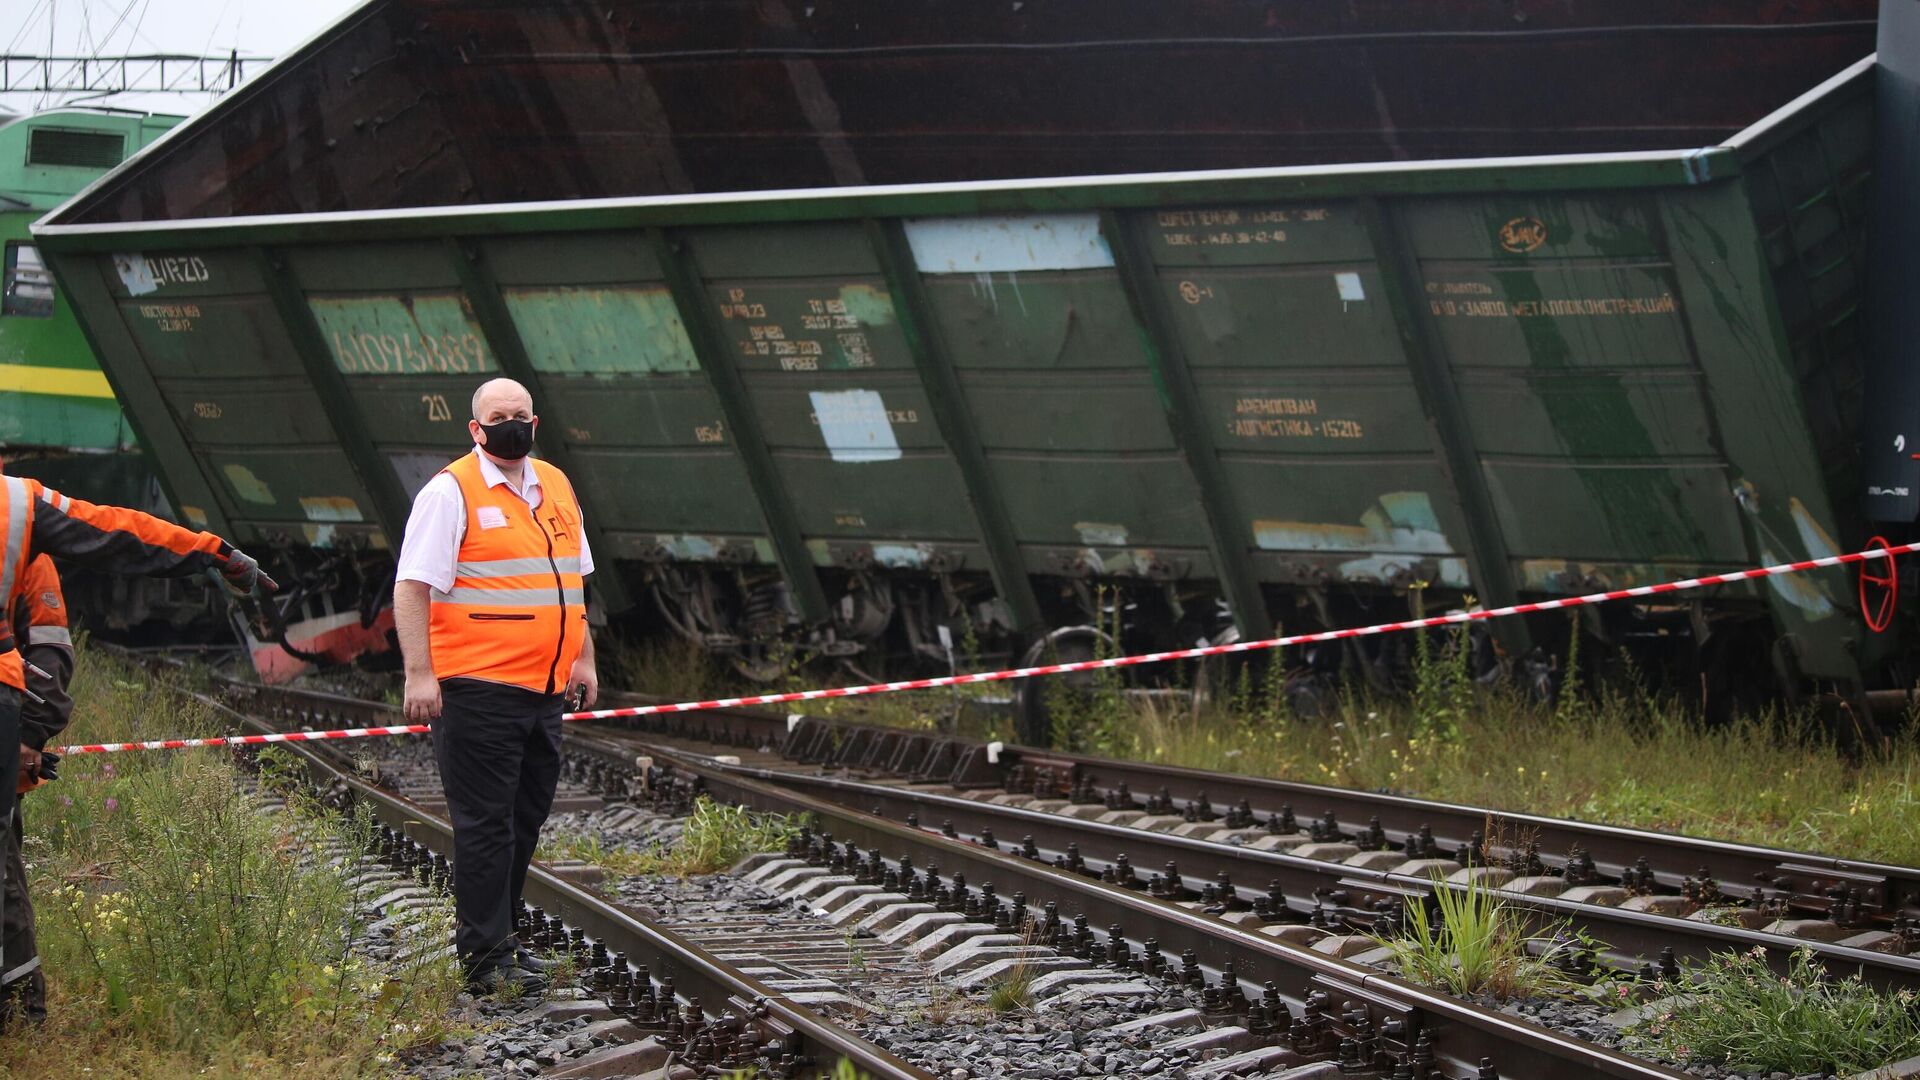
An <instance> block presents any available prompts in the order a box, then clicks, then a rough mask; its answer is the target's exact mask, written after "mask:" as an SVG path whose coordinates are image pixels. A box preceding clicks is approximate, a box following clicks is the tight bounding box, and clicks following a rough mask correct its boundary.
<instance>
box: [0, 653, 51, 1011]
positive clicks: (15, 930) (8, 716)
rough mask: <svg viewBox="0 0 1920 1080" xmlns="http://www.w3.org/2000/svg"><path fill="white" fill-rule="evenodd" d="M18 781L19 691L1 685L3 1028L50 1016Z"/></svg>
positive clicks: (0, 974) (0, 971) (0, 948)
mask: <svg viewBox="0 0 1920 1080" xmlns="http://www.w3.org/2000/svg"><path fill="white" fill-rule="evenodd" d="M19 778H20V691H18V690H15V689H13V688H12V687H10V686H0V827H4V828H5V829H6V836H5V845H6V870H5V874H4V880H0V1029H4V1028H5V1027H6V1026H7V1025H8V1024H9V1023H11V1022H12V1021H14V1020H15V1019H17V1018H25V1019H29V1020H37V1019H41V1018H43V1017H45V1016H46V1014H47V1004H46V993H47V983H46V976H45V975H43V974H42V973H41V972H40V966H39V964H40V954H39V951H38V950H37V949H36V948H35V947H34V940H33V904H32V903H31V901H30V900H29V899H28V897H27V866H26V863H25V862H23V861H22V860H21V857H20V842H21V839H22V834H23V830H22V828H21V822H20V817H19V815H18V814H17V813H16V810H17V806H16V805H15V804H16V802H17V799H16V798H15V797H14V792H13V789H14V785H15V783H16V782H17V781H18V780H19Z"/></svg>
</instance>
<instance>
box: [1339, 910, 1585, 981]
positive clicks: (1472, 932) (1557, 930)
mask: <svg viewBox="0 0 1920 1080" xmlns="http://www.w3.org/2000/svg"><path fill="white" fill-rule="evenodd" d="M1434 901H1435V905H1436V906H1437V907H1438V908H1439V909H1440V920H1439V922H1437V923H1436V922H1434V921H1433V917H1432V916H1431V915H1430V914H1429V913H1428V911H1427V908H1426V905H1424V904H1418V903H1416V904H1413V905H1411V906H1410V907H1408V909H1407V926H1406V930H1405V932H1404V933H1402V934H1400V935H1398V936H1395V937H1378V938H1376V939H1375V940H1377V941H1379V942H1380V944H1382V945H1384V946H1386V947H1387V948H1389V949H1391V950H1393V954H1394V960H1395V962H1397V963H1398V964H1399V965H1400V973H1401V975H1403V976H1405V977H1406V978H1407V979H1408V980H1410V981H1412V982H1416V983H1420V984H1422V985H1424V986H1433V987H1439V988H1444V989H1446V990H1447V991H1449V992H1451V993H1453V994H1455V995H1458V996H1461V997H1467V996H1470V995H1473V994H1492V995H1493V996H1494V997H1496V998H1500V999H1502V1000H1505V999H1507V998H1513V997H1558V996H1565V995H1568V994H1572V993H1575V992H1577V991H1579V990H1581V989H1583V988H1584V987H1585V986H1586V985H1587V982H1586V981H1585V980H1582V979H1579V978H1577V977H1576V976H1574V975H1572V974H1569V972H1568V970H1567V969H1568V968H1577V967H1579V966H1580V965H1578V964H1577V963H1573V962H1572V961H1574V960H1575V958H1576V956H1577V955H1579V954H1584V953H1590V952H1591V951H1592V950H1593V948H1594V943H1593V942H1592V941H1590V940H1588V939H1586V938H1585V937H1584V936H1579V935H1570V934H1568V933H1567V930H1568V927H1567V926H1566V925H1557V926H1551V927H1547V928H1546V929H1545V930H1543V931H1541V932H1539V933H1529V932H1528V927H1527V921H1526V919H1525V918H1524V917H1523V916H1522V915H1521V914H1520V913H1519V912H1517V911H1515V910H1514V909H1513V908H1512V907H1510V906H1509V905H1508V904H1507V903H1506V902H1505V901H1504V900H1502V899H1501V898H1500V897H1498V896H1496V895H1495V894H1494V892H1493V891H1492V890H1491V889H1486V888H1483V887H1481V886H1480V885H1479V884H1478V883H1477V882H1476V883H1473V884H1469V885H1468V886H1467V887H1465V888H1464V889H1457V890H1456V889H1446V888H1442V889H1436V890H1435V892H1434ZM1529 941H1533V942H1535V943H1536V944H1538V943H1544V944H1540V945H1539V949H1540V951H1539V952H1538V953H1535V952H1534V951H1533V950H1532V949H1530V948H1529Z"/></svg>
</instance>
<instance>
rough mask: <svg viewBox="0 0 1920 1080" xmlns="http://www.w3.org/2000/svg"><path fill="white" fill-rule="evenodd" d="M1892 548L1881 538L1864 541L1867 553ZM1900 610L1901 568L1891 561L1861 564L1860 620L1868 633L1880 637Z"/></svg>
mask: <svg viewBox="0 0 1920 1080" xmlns="http://www.w3.org/2000/svg"><path fill="white" fill-rule="evenodd" d="M1892 546H1893V545H1891V544H1889V543H1887V541H1886V539H1885V538H1884V537H1879V536H1876V537H1874V538H1873V539H1871V540H1869V541H1867V549H1868V550H1870V551H1873V550H1878V551H1886V550H1887V549H1888V548H1890V547H1892ZM1899 606H1900V568H1899V567H1897V566H1895V565H1894V564H1893V557H1892V556H1887V557H1886V558H1883V559H1868V560H1866V561H1865V562H1862V563H1861V564H1860V617H1861V618H1862V619H1865V620H1866V623H1867V629H1869V630H1871V631H1873V632H1874V633H1876V634H1883V633H1885V632H1886V630H1887V627H1889V626H1892V625H1893V613H1894V611H1895V610H1896V609H1898V607H1899Z"/></svg>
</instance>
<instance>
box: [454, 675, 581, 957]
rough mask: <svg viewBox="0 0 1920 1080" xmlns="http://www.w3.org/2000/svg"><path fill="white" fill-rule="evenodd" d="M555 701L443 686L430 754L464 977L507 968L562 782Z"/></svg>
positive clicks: (504, 689)
mask: <svg viewBox="0 0 1920 1080" xmlns="http://www.w3.org/2000/svg"><path fill="white" fill-rule="evenodd" d="M562 700H563V699H562V697H561V695H559V694H540V693H535V692H534V691H532V690H526V689H522V688H521V687H518V686H506V685H503V684H501V683H491V682H485V681H483V680H480V679H445V680H442V681H441V683H440V719H438V720H435V721H434V722H433V755H434V759H435V760H436V761H438V762H439V764H440V784H441V786H442V787H443V788H445V789H446V795H447V816H448V817H450V818H452V819H453V909H454V915H455V917H456V919H457V924H456V926H455V928H454V935H453V944H454V948H455V949H457V950H458V951H459V953H460V959H461V962H462V964H464V965H465V967H466V968H467V970H468V971H469V972H472V971H476V970H480V969H483V968H486V967H488V966H490V965H494V964H501V963H510V962H511V961H512V960H513V954H514V950H515V948H517V947H518V944H519V942H518V939H516V938H515V936H514V931H515V930H516V929H517V927H516V926H515V922H516V921H517V920H518V918H519V915H520V893H521V890H522V889H523V888H525V887H526V883H527V864H528V863H529V862H531V861H533V849H534V847H535V845H537V844H538V843H539V841H540V826H542V825H544V824H546V821H547V812H548V811H550V810H552V809H553V793H554V790H555V788H556V787H558V785H559V783H560V712H561V707H562Z"/></svg>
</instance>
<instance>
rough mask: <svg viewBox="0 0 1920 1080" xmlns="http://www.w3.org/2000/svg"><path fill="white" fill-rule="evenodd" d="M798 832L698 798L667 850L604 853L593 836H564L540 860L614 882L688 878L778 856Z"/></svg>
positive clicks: (545, 847)
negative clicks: (587, 868) (570, 862)
mask: <svg viewBox="0 0 1920 1080" xmlns="http://www.w3.org/2000/svg"><path fill="white" fill-rule="evenodd" d="M799 828H800V825H799V823H798V822H796V821H794V820H793V819H791V818H788V817H784V816H782V815H779V814H756V813H754V812H753V811H751V810H748V809H747V808H745V807H742V806H725V805H722V804H720V803H717V802H714V801H713V800H712V799H710V798H708V797H706V796H705V795H702V796H700V797H699V798H698V799H697V800H695V801H694V804H693V813H692V815H690V816H689V817H688V818H687V822H686V824H685V825H684V826H683V827H682V828H681V831H680V840H679V842H678V843H676V844H674V845H672V846H671V847H669V846H666V845H662V844H655V845H653V846H652V847H650V848H648V849H647V850H645V851H641V850H638V849H634V848H618V847H615V848H609V847H607V846H605V845H604V844H603V843H602V842H601V840H600V839H599V838H598V837H596V836H584V835H580V834H573V833H564V834H559V835H556V836H550V837H548V838H547V839H545V840H543V841H542V842H541V845H540V856H539V857H540V858H542V859H555V858H571V859H579V860H581V861H583V862H589V863H593V864H594V865H596V866H599V867H601V868H602V869H604V870H606V871H607V872H608V873H609V874H612V875H614V876H616V877H634V876H637V875H640V874H672V875H674V876H675V877H692V876H694V875H695V874H717V873H719V872H720V871H722V870H725V869H727V868H728V867H730V866H732V865H733V864H735V863H737V862H739V861H740V860H741V859H744V858H746V857H747V856H748V855H751V854H753V853H755V852H759V851H778V850H780V849H781V848H783V847H785V846H786V845H787V839H788V838H789V837H791V836H792V835H793V834H794V833H795V832H797V831H799Z"/></svg>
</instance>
